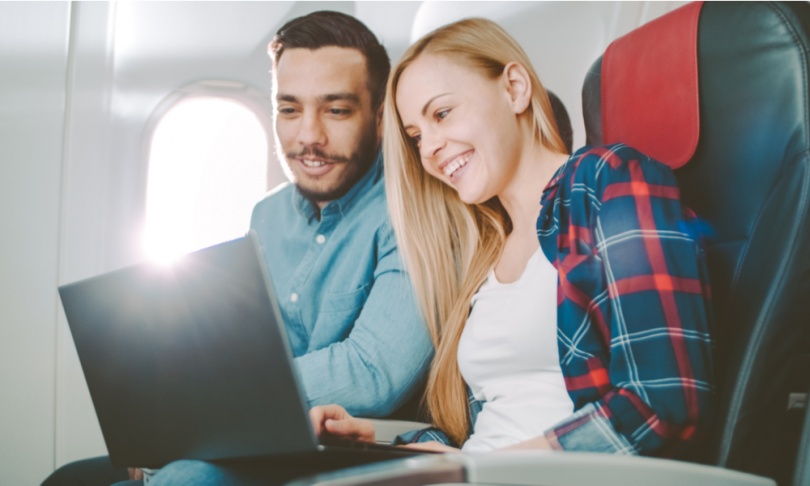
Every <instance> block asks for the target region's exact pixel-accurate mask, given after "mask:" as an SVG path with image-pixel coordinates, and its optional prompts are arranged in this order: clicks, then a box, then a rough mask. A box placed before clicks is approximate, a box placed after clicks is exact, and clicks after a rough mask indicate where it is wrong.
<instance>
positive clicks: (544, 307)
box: [458, 249, 574, 452]
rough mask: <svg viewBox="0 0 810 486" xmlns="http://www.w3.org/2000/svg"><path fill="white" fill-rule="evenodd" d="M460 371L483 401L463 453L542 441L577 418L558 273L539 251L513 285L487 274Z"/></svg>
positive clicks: (469, 324) (466, 333)
mask: <svg viewBox="0 0 810 486" xmlns="http://www.w3.org/2000/svg"><path fill="white" fill-rule="evenodd" d="M458 365H459V368H460V370H461V375H462V376H463V377H464V381H466V382H467V385H469V386H470V389H471V390H472V392H473V395H474V396H475V398H476V399H478V400H485V402H486V403H484V406H483V409H482V410H481V412H480V413H479V414H478V417H477V419H476V422H475V424H474V427H473V434H472V436H471V437H470V439H469V440H468V441H467V442H465V443H464V446H463V447H462V450H464V451H466V452H483V451H490V450H492V449H497V448H501V447H506V446H509V445H512V444H515V443H518V442H522V441H524V440H528V439H531V438H534V437H537V436H540V435H542V434H543V432H544V431H545V430H547V429H548V428H549V427H551V426H552V425H554V424H555V423H557V422H559V421H560V420H562V419H564V418H566V417H568V416H569V415H570V414H571V413H572V412H573V410H574V404H573V402H572V401H571V398H570V397H569V396H568V392H567V391H566V388H565V381H564V380H563V375H562V370H561V369H560V359H559V352H558V350H557V270H556V269H555V268H554V267H553V266H552V265H551V263H549V261H548V259H547V258H546V257H545V255H543V253H542V251H541V250H539V249H538V250H537V252H535V253H534V255H532V257H531V258H530V259H529V261H528V262H527V263H526V268H525V269H524V270H523V274H522V275H521V276H520V278H519V279H518V280H516V281H515V282H512V283H508V284H502V283H500V282H498V279H497V278H496V277H495V272H494V271H490V274H489V276H488V277H487V280H486V281H485V282H484V284H483V285H482V286H481V288H480V289H479V290H478V292H477V293H476V294H475V296H473V299H472V312H471V313H470V317H469V318H468V319H467V323H466V326H465V327H464V331H463V332H462V334H461V340H460V342H459V347H458Z"/></svg>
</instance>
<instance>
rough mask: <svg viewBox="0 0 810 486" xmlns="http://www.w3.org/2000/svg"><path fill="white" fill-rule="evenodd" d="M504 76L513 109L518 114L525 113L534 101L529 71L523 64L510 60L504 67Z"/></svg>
mask: <svg viewBox="0 0 810 486" xmlns="http://www.w3.org/2000/svg"><path fill="white" fill-rule="evenodd" d="M502 77H503V82H504V85H505V87H506V92H507V93H508V96H509V103H510V106H511V107H512V110H513V111H514V112H515V113H516V114H518V115H519V114H521V113H523V112H524V111H526V109H527V108H529V104H530V103H531V101H532V82H531V77H529V72H528V71H527V70H526V68H525V67H524V66H523V65H522V64H520V63H517V62H510V63H509V64H507V65H506V66H505V67H504V68H503V76H502Z"/></svg>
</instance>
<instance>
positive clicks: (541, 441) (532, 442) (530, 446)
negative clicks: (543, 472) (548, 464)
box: [498, 435, 554, 451]
mask: <svg viewBox="0 0 810 486" xmlns="http://www.w3.org/2000/svg"><path fill="white" fill-rule="evenodd" d="M498 450H500V451H527V450H541V451H552V450H554V447H553V446H552V445H551V442H549V441H548V439H546V436H545V435H540V436H538V437H535V438H534V439H529V440H526V441H523V442H518V443H517V444H514V445H511V446H509V447H504V448H502V449H498Z"/></svg>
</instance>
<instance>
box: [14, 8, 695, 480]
mask: <svg viewBox="0 0 810 486" xmlns="http://www.w3.org/2000/svg"><path fill="white" fill-rule="evenodd" d="M683 3H684V2H626V3H625V2H593V3H592V2H560V3H557V2H469V3H468V2H351V1H346V2H110V3H108V2H73V3H65V2H53V3H52V2H42V3H40V2H10V3H6V2H0V93H2V94H0V202H1V203H2V204H3V207H4V208H5V210H4V211H3V213H2V216H0V225H1V226H0V227H2V228H3V234H4V238H3V239H2V243H0V262H2V272H0V360H2V367H0V390H2V392H0V393H2V394H0V484H11V485H16V484H38V483H39V482H40V481H41V480H42V479H44V477H45V476H46V475H47V474H48V473H50V471H52V470H53V469H54V468H56V467H58V466H60V465H62V464H65V463H68V462H71V461H73V460H76V459H82V458H86V457H90V456H94V455H101V454H104V453H105V450H106V449H105V447H104V442H103V439H102V436H101V433H100V430H99V428H98V423H97V421H96V417H95V412H94V410H93V408H92V403H91V401H90V397H89V394H88V392H87V387H86V385H85V382H84V377H83V375H82V373H81V368H80V365H79V362H78V358H77V356H76V353H75V349H74V347H73V342H72V339H71V336H70V332H69V330H68V328H67V324H66V322H65V318H64V315H63V313H62V308H61V303H60V301H59V298H58V295H57V293H56V287H57V286H58V285H59V284H62V283H67V282H71V281H74V280H78V279H81V278H85V277H88V276H91V275H94V274H97V273H101V272H105V271H108V270H112V269H114V268H118V267H121V266H124V265H127V264H130V263H133V262H135V261H138V260H141V259H142V258H143V254H142V250H141V246H140V244H141V231H142V229H143V220H144V213H145V190H146V177H147V169H148V167H147V155H148V148H149V144H148V138H149V134H150V133H151V130H152V129H154V127H155V124H156V122H157V120H158V118H159V115H160V114H161V113H163V112H164V111H165V110H166V109H167V108H168V106H169V105H170V104H171V102H172V100H174V99H177V98H179V97H182V96H184V95H185V94H186V93H187V92H189V91H194V90H197V91H199V90H203V91H205V90H208V92H210V93H211V94H214V95H225V96H234V97H236V98H238V99H241V100H242V101H244V102H246V103H248V104H250V105H251V106H252V107H254V108H255V109H256V110H258V111H259V112H260V114H259V117H260V119H261V120H262V121H263V123H264V124H265V126H266V128H267V129H268V130H271V127H270V124H271V122H270V110H271V107H270V104H269V102H268V99H269V98H268V97H269V95H270V77H269V74H268V70H269V69H270V61H269V59H268V58H267V54H266V46H267V42H268V41H269V40H270V39H271V38H272V35H273V34H274V33H275V31H276V30H277V29H278V28H279V27H280V26H281V25H282V23H283V22H285V21H286V20H288V19H290V18H293V17H296V16H299V15H303V14H306V13H308V12H311V11H315V10H320V9H331V10H339V11H343V12H346V13H349V14H353V15H356V16H357V17H358V18H360V20H362V21H363V22H365V23H366V24H367V25H368V26H369V27H370V28H371V29H372V30H374V31H375V32H376V33H377V34H378V36H380V37H381V39H382V40H383V43H384V44H385V45H386V47H387V49H388V51H389V55H390V56H391V58H392V61H396V60H397V59H398V58H399V56H400V55H401V54H402V52H403V51H404V50H405V48H406V47H407V45H408V44H409V43H410V42H411V41H412V40H415V38H417V37H419V36H421V35H422V34H424V33H426V32H427V31H428V30H430V29H432V28H434V27H437V26H438V25H441V24H443V23H446V22H450V21H453V20H456V19H458V18H462V17H464V16H473V15H479V16H484V17H487V18H491V19H492V20H495V21H497V22H499V23H501V25H503V26H504V27H505V28H506V29H507V30H508V31H509V32H510V33H511V34H512V35H514V36H515V37H516V38H517V40H518V41H519V42H520V43H521V45H523V47H524V48H525V49H526V51H527V52H528V54H529V56H530V57H531V58H532V61H533V63H534V64H535V67H536V69H537V70H538V72H539V73H540V76H541V78H542V79H543V81H544V83H545V84H546V86H547V87H548V88H549V89H551V90H553V91H555V92H556V93H557V94H558V95H559V96H560V98H561V99H562V100H563V102H564V103H565V105H566V106H567V108H568V111H569V114H570V115H571V119H572V123H573V125H574V137H575V143H574V144H575V146H579V145H581V144H582V143H584V139H585V137H584V129H583V123H582V115H581V108H580V105H581V101H580V89H581V86H582V80H583V79H584V74H585V71H586V70H587V69H588V67H589V66H590V65H591V63H592V62H593V61H594V60H595V59H596V57H597V56H598V55H599V54H600V53H601V52H603V50H604V49H605V47H607V45H608V43H609V42H610V41H611V40H612V39H614V38H615V37H618V36H619V35H622V34H624V33H625V32H627V31H629V30H631V29H633V28H635V27H637V26H638V25H641V24H642V23H644V22H646V21H648V20H650V19H652V18H654V17H656V16H658V15H661V14H663V13H665V12H667V11H669V10H672V9H673V8H675V7H677V6H679V5H681V4H683ZM210 80H214V81H220V82H219V83H214V84H211V83H208V84H206V83H204V82H205V81H210ZM221 81H224V83H223V82H221ZM269 142H270V147H271V152H272V147H273V139H272V137H270V140H269ZM270 159H271V160H269V161H268V163H269V166H270V168H271V170H270V171H269V175H268V188H270V187H272V186H274V185H275V184H277V183H278V182H280V181H282V180H284V179H283V177H284V176H283V174H282V172H281V171H280V169H279V167H278V164H277V162H276V161H275V158H274V156H273V155H272V153H271V155H270ZM145 393H148V390H145Z"/></svg>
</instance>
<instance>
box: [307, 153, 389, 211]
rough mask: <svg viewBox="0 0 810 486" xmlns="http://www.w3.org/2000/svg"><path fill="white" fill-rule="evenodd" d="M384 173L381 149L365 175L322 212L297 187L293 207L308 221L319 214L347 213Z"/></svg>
mask: <svg viewBox="0 0 810 486" xmlns="http://www.w3.org/2000/svg"><path fill="white" fill-rule="evenodd" d="M382 173H383V162H382V151H379V152H377V157H376V158H375V159H374V162H373V163H372V164H371V167H369V169H368V171H367V172H366V173H365V174H363V177H361V178H360V180H359V181H357V182H356V183H355V184H354V186H352V188H351V189H349V191H348V192H347V193H346V194H344V195H343V196H342V197H340V198H339V199H335V200H334V201H330V202H329V203H328V204H327V205H326V206H324V207H323V209H321V210H320V212H319V211H318V207H317V206H316V205H315V204H314V203H312V201H310V200H309V199H307V198H305V197H304V196H302V195H301V193H300V192H299V191H298V190H297V189H296V190H295V191H293V192H292V198H293V207H295V208H296V209H297V210H298V211H299V212H300V213H301V215H302V216H304V217H305V218H307V221H312V219H313V218H317V217H318V215H319V214H320V215H321V217H322V218H323V216H326V215H329V214H335V213H340V214H345V212H346V211H348V210H349V209H351V207H352V206H353V205H354V204H355V203H356V202H357V200H358V199H360V196H361V195H363V194H364V193H366V192H367V190H368V189H369V188H370V187H371V186H373V185H374V184H376V183H377V181H379V180H380V178H382Z"/></svg>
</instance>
